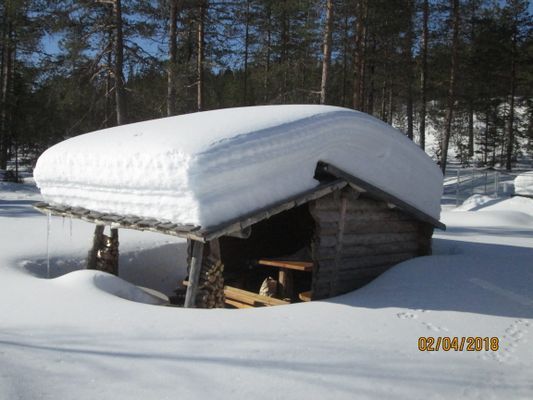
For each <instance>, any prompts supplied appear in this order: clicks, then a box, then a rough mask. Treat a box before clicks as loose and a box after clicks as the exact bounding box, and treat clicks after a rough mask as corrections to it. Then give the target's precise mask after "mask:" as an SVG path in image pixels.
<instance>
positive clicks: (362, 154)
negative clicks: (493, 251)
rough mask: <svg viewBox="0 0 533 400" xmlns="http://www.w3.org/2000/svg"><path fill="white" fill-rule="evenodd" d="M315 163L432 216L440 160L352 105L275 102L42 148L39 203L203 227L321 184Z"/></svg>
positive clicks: (144, 124)
mask: <svg viewBox="0 0 533 400" xmlns="http://www.w3.org/2000/svg"><path fill="white" fill-rule="evenodd" d="M318 161H324V162H326V163H331V164H333V165H335V166H336V167H338V168H340V169H342V170H343V171H346V172H348V173H349V174H351V175H353V176H354V177H357V178H358V179H361V180H363V181H365V182H368V183H369V184H371V185H373V186H375V187H377V188H379V189H381V190H383V191H384V192H387V193H390V194H391V195H393V196H395V197H397V198H398V199H400V200H402V201H403V202H405V203H407V204H409V205H410V206H412V207H414V208H415V209H417V210H419V211H421V212H422V213H425V214H427V215H429V216H430V217H432V218H434V219H436V220H438V219H439V215H440V197H441V194H442V174H441V172H440V170H439V168H438V167H437V166H436V165H435V163H434V162H433V160H431V159H430V158H429V157H428V156H427V155H426V154H425V153H424V152H423V151H422V150H421V149H420V148H419V147H418V146H416V145H415V144H414V143H413V142H412V141H410V140H409V139H408V138H407V137H405V136H404V135H403V134H402V133H401V132H399V131H398V130H396V129H394V128H392V127H391V126H390V125H387V124H385V123H384V122H382V121H380V120H378V119H376V118H374V117H371V116H369V115H367V114H364V113H360V112H357V111H354V110H350V109H345V108H340V107H331V106H318V105H279V106H259V107H243V108H232V109H224V110H214V111H206V112H200V113H194V114H187V115H182V116H177V117H170V118H163V119H157V120H151V121H144V122H139V123H134V124H130V125H123V126H119V127H115V128H109V129H104V130H100V131H96V132H92V133H88V134H85V135H81V136H77V137H74V138H71V139H68V140H65V141H63V142H61V143H59V144H57V145H55V146H53V147H51V148H50V149H48V150H47V151H45V152H44V153H43V154H42V156H41V157H40V158H39V160H38V162H37V166H36V168H35V171H34V176H35V180H36V182H37V185H38V186H39V188H40V189H41V193H42V195H43V197H44V199H45V201H47V202H49V203H52V204H60V205H68V206H71V207H83V208H85V209H89V210H95V211H99V212H105V213H114V214H119V215H136V216H139V217H144V218H153V219H156V220H159V221H170V222H174V223H179V224H190V225H195V226H202V227H209V226H215V225H219V224H221V223H223V222H224V221H229V220H232V219H235V218H238V217H239V216H242V215H246V214H249V213H250V212H253V211H254V210H258V209H261V208H264V207H267V206H268V205H270V204H275V203H277V202H279V201H282V200H284V199H287V198H290V197H291V196H295V195H297V194H299V193H303V192H306V191H308V190H310V189H313V188H315V187H316V186H318V185H319V182H318V181H317V180H315V179H314V178H313V175H314V172H315V168H316V165H317V162H318Z"/></svg>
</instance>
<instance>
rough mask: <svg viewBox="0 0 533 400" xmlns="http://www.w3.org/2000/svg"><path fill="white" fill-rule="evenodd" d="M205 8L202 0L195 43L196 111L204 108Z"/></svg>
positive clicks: (205, 4)
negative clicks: (196, 52)
mask: <svg viewBox="0 0 533 400" xmlns="http://www.w3.org/2000/svg"><path fill="white" fill-rule="evenodd" d="M206 8H207V3H206V2H204V1H201V2H200V7H199V16H198V32H197V34H198V36H197V38H198V43H197V46H198V48H197V51H198V54H197V65H196V68H197V74H198V85H197V107H196V109H197V111H202V110H203V109H204V51H205V49H204V23H205V11H206Z"/></svg>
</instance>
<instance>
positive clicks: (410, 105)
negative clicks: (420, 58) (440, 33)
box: [404, 0, 414, 140]
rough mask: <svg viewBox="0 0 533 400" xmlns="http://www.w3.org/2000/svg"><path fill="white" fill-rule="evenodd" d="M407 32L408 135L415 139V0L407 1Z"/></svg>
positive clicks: (405, 52) (405, 51) (405, 50)
mask: <svg viewBox="0 0 533 400" xmlns="http://www.w3.org/2000/svg"><path fill="white" fill-rule="evenodd" d="M407 8H408V10H407V13H408V21H407V34H406V37H405V49H404V54H405V61H406V66H407V71H406V75H407V76H406V78H407V110H406V111H407V137H408V138H409V139H411V140H413V35H414V34H413V13H414V4H413V0H408V1H407Z"/></svg>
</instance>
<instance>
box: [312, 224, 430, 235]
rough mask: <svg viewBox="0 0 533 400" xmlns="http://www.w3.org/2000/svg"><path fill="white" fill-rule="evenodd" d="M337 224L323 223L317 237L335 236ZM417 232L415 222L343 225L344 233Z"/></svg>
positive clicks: (317, 231)
mask: <svg viewBox="0 0 533 400" xmlns="http://www.w3.org/2000/svg"><path fill="white" fill-rule="evenodd" d="M338 226H339V225H338V223H337V222H323V223H321V224H319V225H318V226H317V228H316V234H317V235H318V236H327V235H336V234H337V230H338ZM402 232H419V226H418V223H417V222H415V221H401V220H398V221H368V220H366V221H365V220H351V221H346V222H345V224H344V233H345V234H350V233H402Z"/></svg>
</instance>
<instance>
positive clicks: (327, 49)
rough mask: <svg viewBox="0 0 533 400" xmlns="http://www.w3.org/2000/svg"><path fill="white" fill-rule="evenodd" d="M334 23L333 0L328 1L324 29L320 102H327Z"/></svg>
mask: <svg viewBox="0 0 533 400" xmlns="http://www.w3.org/2000/svg"><path fill="white" fill-rule="evenodd" d="M332 24H333V0H327V3H326V26H325V29H324V58H323V60H322V83H321V84H320V104H326V97H327V90H328V70H329V63H330V61H331V31H332Z"/></svg>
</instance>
